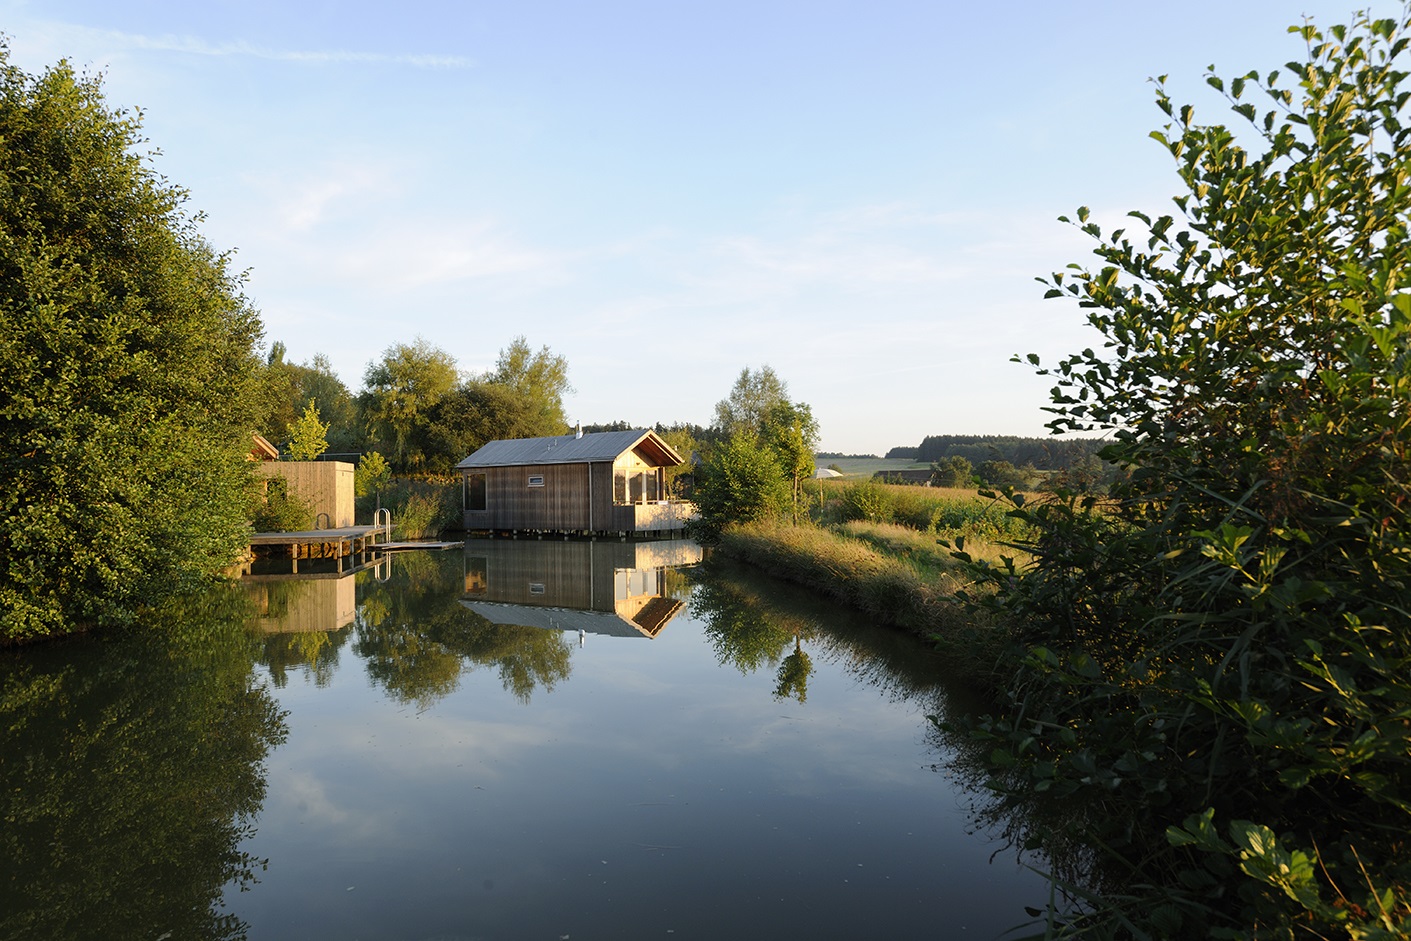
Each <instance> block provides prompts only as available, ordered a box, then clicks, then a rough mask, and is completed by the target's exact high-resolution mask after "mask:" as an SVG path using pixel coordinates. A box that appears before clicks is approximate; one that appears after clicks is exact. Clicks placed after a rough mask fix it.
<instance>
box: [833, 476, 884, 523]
mask: <svg viewBox="0 0 1411 941" xmlns="http://www.w3.org/2000/svg"><path fill="white" fill-rule="evenodd" d="M842 516H843V519H845V520H867V521H868V522H871V523H887V522H891V519H892V501H891V499H890V497H889V496H888V494H887V491H886V490H885V489H883V487H882V485H881V484H878V483H874V482H872V481H870V480H864V481H861V482H859V483H855V484H848V486H847V487H846V488H844V490H843V498H842Z"/></svg>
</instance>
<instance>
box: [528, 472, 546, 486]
mask: <svg viewBox="0 0 1411 941" xmlns="http://www.w3.org/2000/svg"><path fill="white" fill-rule="evenodd" d="M529 486H531V487H542V486H544V475H543V474H530V475H529Z"/></svg>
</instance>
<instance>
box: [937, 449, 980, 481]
mask: <svg viewBox="0 0 1411 941" xmlns="http://www.w3.org/2000/svg"><path fill="white" fill-rule="evenodd" d="M973 470H974V468H972V467H971V466H970V462H969V461H967V460H966V459H965V458H963V457H960V456H959V455H957V456H955V457H948V458H944V459H942V460H939V461H936V462H935V463H934V464H932V465H931V480H932V481H933V482H935V484H936V486H937V487H969V486H971V485H972V484H973V483H974V480H973V479H972V478H973Z"/></svg>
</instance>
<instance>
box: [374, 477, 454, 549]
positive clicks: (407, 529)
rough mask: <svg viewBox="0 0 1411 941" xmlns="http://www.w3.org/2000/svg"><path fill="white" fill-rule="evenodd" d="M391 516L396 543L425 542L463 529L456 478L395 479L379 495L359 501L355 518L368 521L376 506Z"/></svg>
mask: <svg viewBox="0 0 1411 941" xmlns="http://www.w3.org/2000/svg"><path fill="white" fill-rule="evenodd" d="M378 502H380V503H381V506H382V507H383V508H385V509H387V510H388V511H390V512H391V514H392V529H393V532H394V533H395V535H396V536H397V538H399V539H426V538H428V537H435V536H439V535H441V534H442V533H444V532H450V531H454V530H459V529H460V528H461V526H462V519H461V495H460V478H459V477H397V478H394V479H393V480H392V481H391V482H390V483H389V484H388V485H387V486H386V487H384V488H383V489H382V490H381V491H380V492H379V493H377V494H374V495H369V496H367V497H363V498H360V499H359V500H358V508H357V509H358V517H359V518H360V519H371V518H372V514H373V512H374V510H375V508H376V506H377V504H378Z"/></svg>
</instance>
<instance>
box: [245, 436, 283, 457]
mask: <svg viewBox="0 0 1411 941" xmlns="http://www.w3.org/2000/svg"><path fill="white" fill-rule="evenodd" d="M250 460H252V461H277V460H279V449H278V448H276V447H275V446H274V445H272V444H270V443H269V439H268V438H266V437H265V436H264V435H262V434H259V433H256V434H255V437H254V441H253V442H252V443H251V445H250Z"/></svg>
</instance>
